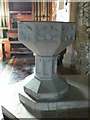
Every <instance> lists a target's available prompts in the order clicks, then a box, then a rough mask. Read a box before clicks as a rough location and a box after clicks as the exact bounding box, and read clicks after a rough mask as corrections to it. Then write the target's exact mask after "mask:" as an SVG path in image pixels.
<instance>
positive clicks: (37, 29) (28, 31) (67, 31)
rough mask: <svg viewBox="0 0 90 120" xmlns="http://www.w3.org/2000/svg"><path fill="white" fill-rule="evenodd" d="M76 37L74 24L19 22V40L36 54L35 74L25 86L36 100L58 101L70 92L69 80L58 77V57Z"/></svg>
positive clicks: (25, 89)
mask: <svg viewBox="0 0 90 120" xmlns="http://www.w3.org/2000/svg"><path fill="white" fill-rule="evenodd" d="M74 37H75V23H64V22H19V23H18V38H19V40H20V41H21V42H22V43H23V44H24V45H26V46H27V47H28V48H29V49H30V50H32V51H33V52H34V53H35V54H36V56H35V66H36V71H35V76H34V78H33V79H32V80H31V81H30V82H29V83H28V84H27V85H25V86H24V91H25V92H26V93H27V94H28V95H29V96H30V97H32V98H33V99H34V100H36V101H43V102H44V101H58V100H59V99H61V98H62V97H63V96H64V94H66V93H67V91H68V85H67V83H66V82H64V81H63V79H62V78H61V79H58V75H57V56H58V54H59V53H60V51H61V50H63V49H64V48H66V47H67V46H68V45H70V44H71V43H72V42H73V41H74ZM20 100H21V99H20Z"/></svg>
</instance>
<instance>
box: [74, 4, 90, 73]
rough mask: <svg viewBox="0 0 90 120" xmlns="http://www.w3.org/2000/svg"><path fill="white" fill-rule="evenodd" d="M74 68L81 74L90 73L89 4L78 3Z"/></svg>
mask: <svg viewBox="0 0 90 120" xmlns="http://www.w3.org/2000/svg"><path fill="white" fill-rule="evenodd" d="M76 23H77V27H76V41H75V46H74V47H75V67H76V69H77V70H79V71H80V72H81V73H82V74H88V73H89V72H90V71H89V69H90V64H89V63H90V53H89V49H90V44H89V42H90V2H87V3H78V5H77V18H76Z"/></svg>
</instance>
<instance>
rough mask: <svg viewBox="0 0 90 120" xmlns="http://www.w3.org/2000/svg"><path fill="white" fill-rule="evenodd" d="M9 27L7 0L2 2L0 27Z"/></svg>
mask: <svg viewBox="0 0 90 120" xmlns="http://www.w3.org/2000/svg"><path fill="white" fill-rule="evenodd" d="M7 26H8V11H7V0H0V27H7Z"/></svg>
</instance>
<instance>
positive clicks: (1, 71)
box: [0, 56, 79, 118]
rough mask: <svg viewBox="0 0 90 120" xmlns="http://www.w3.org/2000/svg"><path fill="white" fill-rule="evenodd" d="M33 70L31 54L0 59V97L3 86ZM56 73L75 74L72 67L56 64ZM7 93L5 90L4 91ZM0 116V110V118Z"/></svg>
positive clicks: (33, 64) (17, 80)
mask: <svg viewBox="0 0 90 120" xmlns="http://www.w3.org/2000/svg"><path fill="white" fill-rule="evenodd" d="M34 70H35V60H34V57H32V56H13V57H12V58H11V59H9V60H5V61H3V62H2V61H0V98H1V97H3V91H2V90H3V88H4V87H7V86H9V85H10V86H11V85H12V84H14V83H16V82H19V81H21V80H23V79H24V78H25V77H27V76H28V75H30V74H32V73H33V72H34ZM57 72H58V74H61V75H77V74H79V72H77V71H76V70H74V69H70V68H65V67H63V66H60V65H59V66H58V69H57ZM6 94H7V92H6ZM5 102H6V101H5ZM0 104H1V100H0ZM1 117H2V114H1V111H0V118H1Z"/></svg>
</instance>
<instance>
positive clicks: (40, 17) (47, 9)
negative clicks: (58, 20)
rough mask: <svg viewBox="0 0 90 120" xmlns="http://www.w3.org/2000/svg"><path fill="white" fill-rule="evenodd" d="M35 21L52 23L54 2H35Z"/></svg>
mask: <svg viewBox="0 0 90 120" xmlns="http://www.w3.org/2000/svg"><path fill="white" fill-rule="evenodd" d="M34 15H35V17H34V20H35V21H52V2H43V1H42V2H41V1H40V2H39V1H38V2H34Z"/></svg>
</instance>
